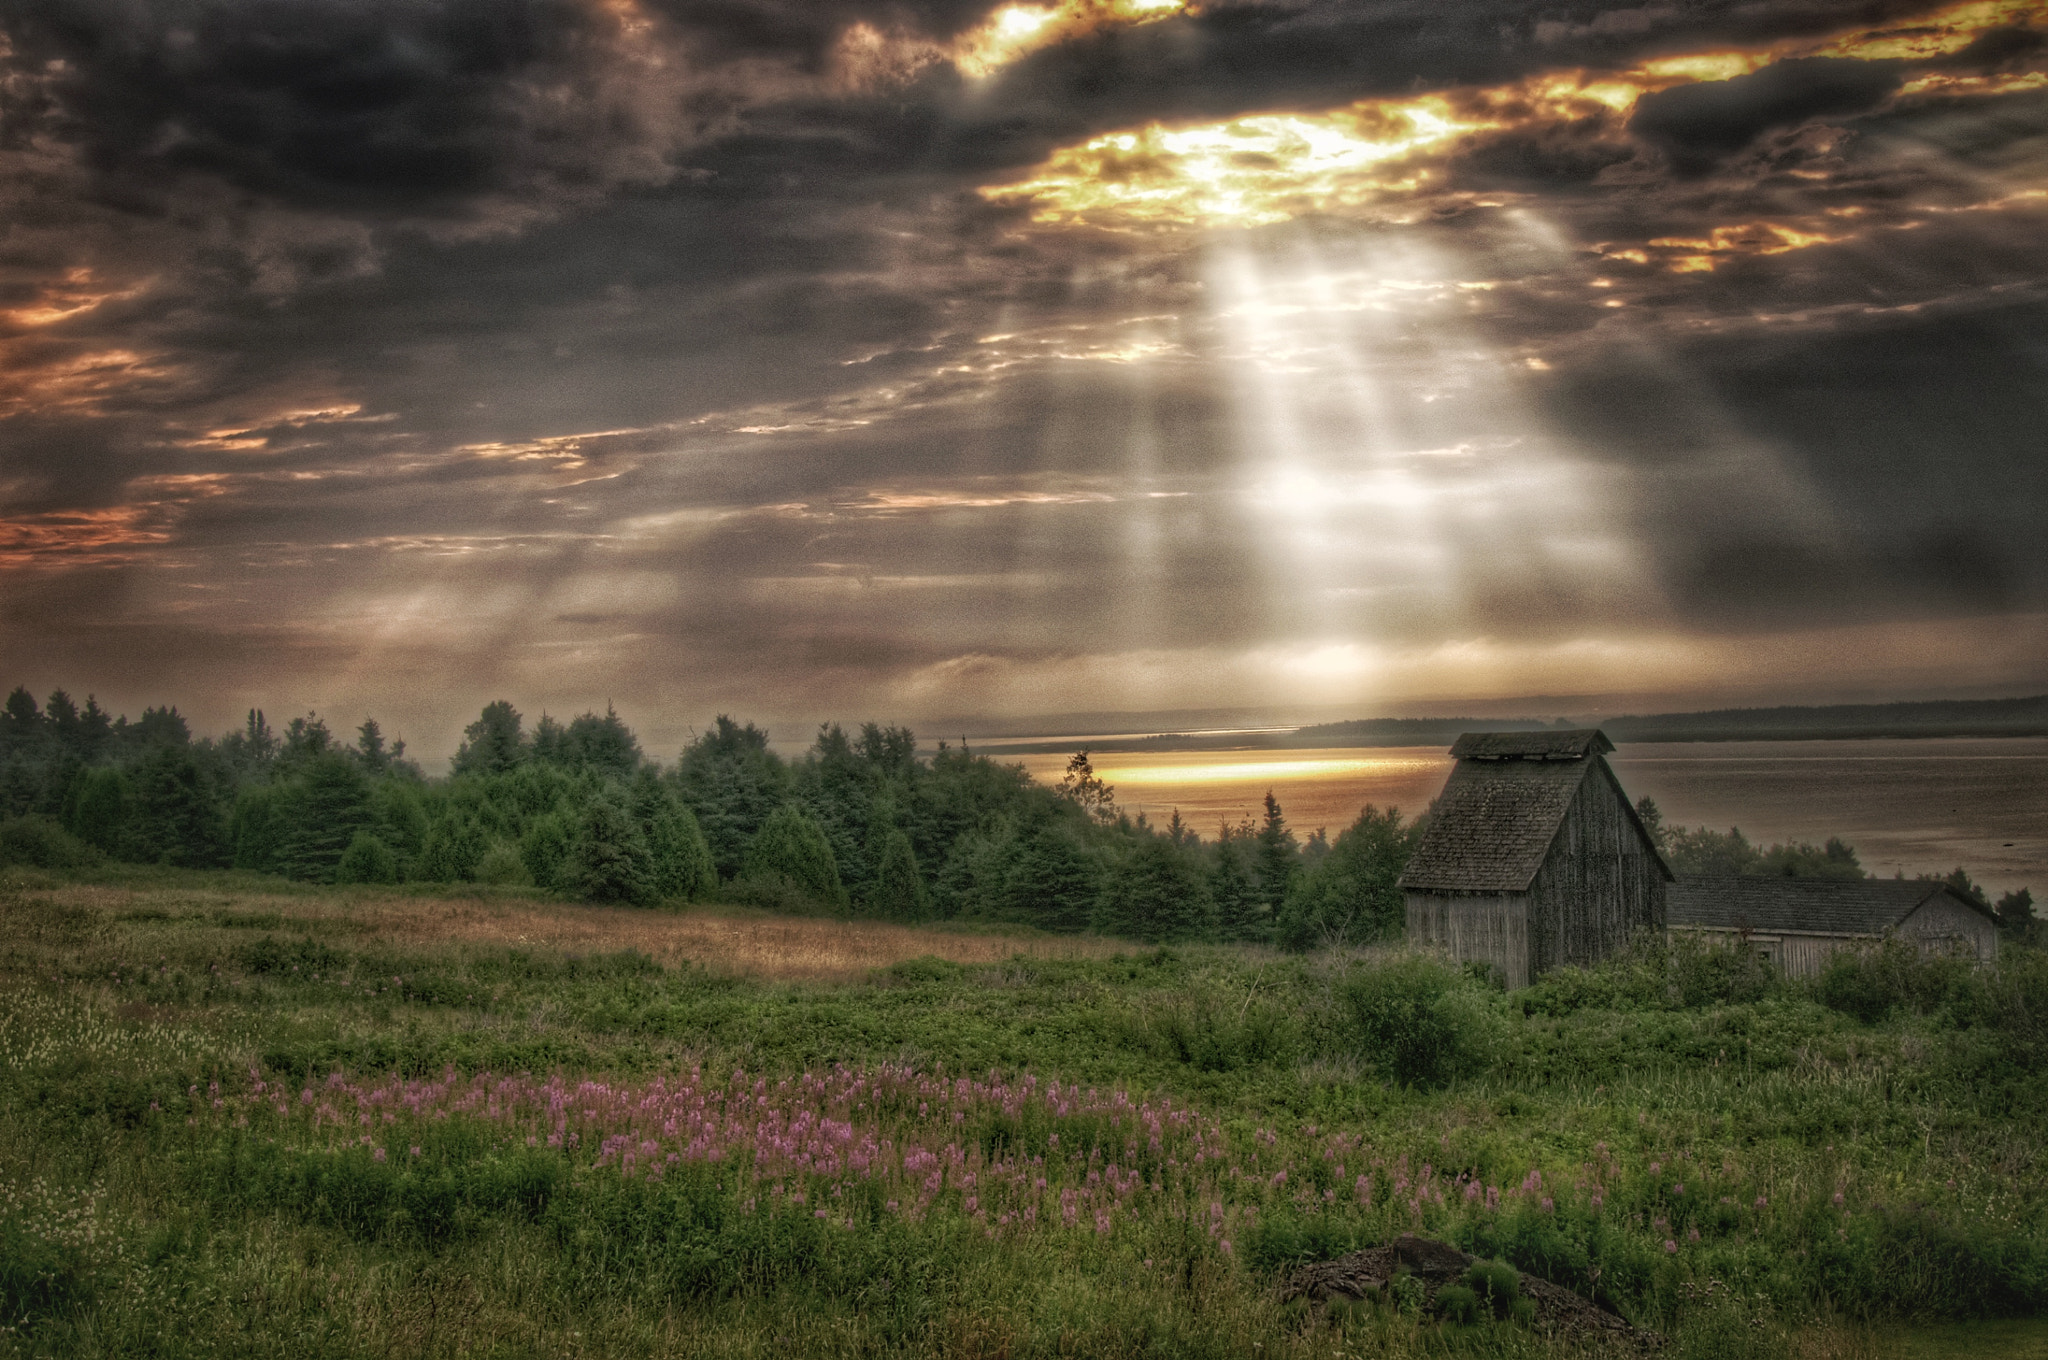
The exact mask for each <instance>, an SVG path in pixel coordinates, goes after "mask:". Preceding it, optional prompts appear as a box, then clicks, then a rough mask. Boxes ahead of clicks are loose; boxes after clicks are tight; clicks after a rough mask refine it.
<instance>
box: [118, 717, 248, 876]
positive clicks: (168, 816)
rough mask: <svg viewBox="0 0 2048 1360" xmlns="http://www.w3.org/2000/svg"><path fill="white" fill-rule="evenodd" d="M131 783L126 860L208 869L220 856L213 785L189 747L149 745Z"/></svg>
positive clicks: (221, 831)
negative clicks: (133, 797) (132, 809)
mask: <svg viewBox="0 0 2048 1360" xmlns="http://www.w3.org/2000/svg"><path fill="white" fill-rule="evenodd" d="M132 785H133V789H134V794H135V801H134V809H135V810H134V814H133V816H132V817H131V819H130V822H129V834H128V837H127V853H128V856H129V857H130V858H133V859H136V860H139V861H141V862H142V863H144V864H173V865H177V866H180V867H183V868H208V867H212V866H214V865H217V864H219V863H220V862H221V860H222V859H223V858H225V855H224V854H223V851H224V850H225V848H226V845H225V843H226V839H227V835H226V833H227V827H226V818H225V817H224V816H223V815H222V808H221V798H220V792H219V787H218V784H217V782H216V781H215V780H214V779H213V778H212V777H211V776H210V772H209V771H207V770H206V769H205V768H204V767H202V766H201V764H200V762H199V760H198V759H197V758H196V757H195V756H194V755H193V753H192V751H191V750H190V749H189V748H187V747H184V746H178V745H173V744H159V745H157V746H155V747H154V748H152V749H151V750H150V751H149V752H148V754H146V755H145V756H143V758H142V759H141V760H140V761H139V762H137V764H136V766H135V771H134V774H133V776H132Z"/></svg>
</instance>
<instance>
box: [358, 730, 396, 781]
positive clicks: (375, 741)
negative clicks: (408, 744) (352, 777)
mask: <svg viewBox="0 0 2048 1360" xmlns="http://www.w3.org/2000/svg"><path fill="white" fill-rule="evenodd" d="M404 754H405V743H404V742H402V741H401V742H399V743H398V745H397V747H396V748H395V749H387V748H386V747H385V745H384V729H383V728H382V727H380V726H378V724H377V720H376V719H375V718H365V719H363V725H362V726H361V727H358V728H357V729H356V759H357V760H358V761H360V762H361V763H362V767H363V768H364V769H365V770H368V771H369V772H370V773H371V774H383V773H384V772H385V771H386V770H388V769H390V768H391V762H392V761H393V760H395V759H397V758H398V757H399V756H402V755H404Z"/></svg>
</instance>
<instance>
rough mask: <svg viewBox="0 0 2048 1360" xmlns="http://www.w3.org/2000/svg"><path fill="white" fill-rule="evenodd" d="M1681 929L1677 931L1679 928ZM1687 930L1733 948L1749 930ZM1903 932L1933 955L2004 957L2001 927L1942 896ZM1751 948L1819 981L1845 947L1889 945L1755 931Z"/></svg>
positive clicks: (1782, 970) (1876, 939) (1878, 940)
mask: <svg viewBox="0 0 2048 1360" xmlns="http://www.w3.org/2000/svg"><path fill="white" fill-rule="evenodd" d="M1678 928H1680V927H1674V929H1678ZM1682 929H1685V930H1689V931H1692V932H1694V933H1696V934H1699V935H1703V936H1705V937H1706V938H1708V939H1710V940H1717V941H1720V942H1722V943H1725V944H1729V945H1733V944H1735V943H1736V942H1737V941H1739V940H1741V939H1743V938H1744V937H1745V932H1742V931H1735V930H1720V929H1716V928H1712V927H1706V926H1685V927H1682ZM1899 934H1900V935H1902V936H1904V937H1905V938H1907V939H1910V940H1912V941H1914V942H1915V943H1917V944H1918V945H1919V946H1920V948H1921V950H1922V951H1923V952H1925V953H1928V954H1944V955H1953V956H1959V957H1962V958H1974V959H1975V960H1976V961H1977V962H1979V963H1989V962H1991V961H1992V960H1993V959H1995V958H1997V957H1998V928H1997V927H1996V926H1994V925H1992V923H1991V922H1989V921H1987V920H1985V919H1984V918H1983V916H1981V915H1979V914H1978V913H1977V912H1974V911H1971V910H1970V909H1969V908H1968V907H1964V906H1960V905H1958V904H1955V903H1951V902H1948V901H1946V900H1944V899H1942V898H1936V899H1935V900H1934V901H1932V902H1929V903H1928V904H1927V905H1926V906H1923V907H1920V908H1918V909H1917V910H1915V911H1914V913H1913V914H1912V915H1911V916H1908V917H1907V918H1906V920H1905V922H1904V924H1903V925H1901V927H1900V929H1899ZM1746 935H1747V939H1748V941H1749V947H1750V948H1751V949H1754V950H1756V952H1757V953H1759V954H1762V955H1763V956H1764V957H1765V958H1767V959H1769V960H1770V961H1771V962H1772V963H1774V964H1776V965H1777V968H1778V972H1779V974H1780V975H1781V976H1784V977H1788V978H1817V977H1819V976H1820V975H1821V972H1822V970H1823V969H1825V968H1826V967H1827V966H1828V960H1829V959H1831V958H1833V957H1834V956H1835V955H1836V954H1838V953H1840V952H1841V951H1842V950H1844V949H1876V948H1878V947H1879V946H1880V945H1881V944H1883V942H1884V941H1883V937H1881V936H1877V935H1822V934H1805V933H1802V932H1799V931H1790V930H1783V931H1749V932H1746Z"/></svg>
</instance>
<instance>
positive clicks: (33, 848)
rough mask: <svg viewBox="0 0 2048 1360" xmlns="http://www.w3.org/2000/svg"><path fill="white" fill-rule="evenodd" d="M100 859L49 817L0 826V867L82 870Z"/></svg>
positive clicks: (14, 819) (14, 820)
mask: <svg viewBox="0 0 2048 1360" xmlns="http://www.w3.org/2000/svg"><path fill="white" fill-rule="evenodd" d="M98 858H99V855H98V854H97V853H96V852H95V851H94V850H93V848H92V847H91V846H89V845H87V844H86V843H85V842H84V841H82V840H80V839H78V837H76V836H74V835H72V834H71V833H70V832H69V831H66V830H65V829H64V828H63V827H61V826H59V825H57V823H55V822H53V821H51V820H50V819H49V818H48V817H10V818H8V819H7V820H6V821H4V822H0V866H4V867H13V866H17V865H19V866H22V867H25V868H30V869H82V868H84V867H85V866H86V865H88V864H91V863H93V862H94V861H95V860H97V859H98Z"/></svg>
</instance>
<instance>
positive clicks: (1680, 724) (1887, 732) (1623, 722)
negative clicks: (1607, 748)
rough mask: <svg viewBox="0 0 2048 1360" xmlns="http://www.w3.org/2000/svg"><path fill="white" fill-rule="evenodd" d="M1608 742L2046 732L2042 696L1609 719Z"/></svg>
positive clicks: (2047, 705)
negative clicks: (1609, 738) (1609, 739)
mask: <svg viewBox="0 0 2048 1360" xmlns="http://www.w3.org/2000/svg"><path fill="white" fill-rule="evenodd" d="M1600 726H1601V728H1602V729H1604V730H1605V731H1606V733H1607V735H1608V736H1610V737H1612V738H1613V739H1614V740H1615V741H1618V742H1621V741H1795V740H1800V739H1803V738H1804V739H1811V738H1818V737H1837V738H1840V737H2038V736H2048V694H2037V695H2035V696H2033V697H2032V698H2028V699H1936V700H1927V701H1924V702H1920V703H1897V704H1829V705H1826V706H1824V707H1817V708H1797V707H1784V708H1721V709H1714V710H1712V711H1710V712H1706V713H1652V714H1648V715H1646V716H1642V717H1623V718H1608V719H1606V720H1604V721H1602V722H1601V724H1600Z"/></svg>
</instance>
